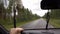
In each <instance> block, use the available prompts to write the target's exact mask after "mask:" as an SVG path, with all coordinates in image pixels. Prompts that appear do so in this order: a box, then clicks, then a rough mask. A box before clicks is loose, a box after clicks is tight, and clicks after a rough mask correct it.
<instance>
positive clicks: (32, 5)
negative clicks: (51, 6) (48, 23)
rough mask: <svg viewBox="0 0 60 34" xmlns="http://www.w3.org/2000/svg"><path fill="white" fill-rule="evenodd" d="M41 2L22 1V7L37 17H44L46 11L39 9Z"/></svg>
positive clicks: (34, 0) (33, 0)
mask: <svg viewBox="0 0 60 34" xmlns="http://www.w3.org/2000/svg"><path fill="white" fill-rule="evenodd" d="M40 2H41V0H22V3H23V6H24V7H25V8H28V9H29V10H31V11H32V13H33V14H37V15H39V16H41V17H42V16H44V15H45V13H47V10H42V9H41V8H40Z"/></svg>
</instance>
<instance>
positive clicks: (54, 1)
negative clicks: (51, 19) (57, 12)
mask: <svg viewBox="0 0 60 34" xmlns="http://www.w3.org/2000/svg"><path fill="white" fill-rule="evenodd" d="M41 9H43V10H47V9H60V0H42V1H41Z"/></svg>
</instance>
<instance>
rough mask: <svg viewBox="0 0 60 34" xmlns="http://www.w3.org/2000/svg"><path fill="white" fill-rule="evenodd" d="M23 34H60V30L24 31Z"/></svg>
mask: <svg viewBox="0 0 60 34" xmlns="http://www.w3.org/2000/svg"><path fill="white" fill-rule="evenodd" d="M22 34H60V29H50V30H24V31H23V33H22Z"/></svg>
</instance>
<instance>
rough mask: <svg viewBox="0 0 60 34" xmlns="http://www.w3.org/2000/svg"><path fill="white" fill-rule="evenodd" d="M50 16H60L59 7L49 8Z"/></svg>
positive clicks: (56, 17)
mask: <svg viewBox="0 0 60 34" xmlns="http://www.w3.org/2000/svg"><path fill="white" fill-rule="evenodd" d="M51 18H55V19H59V18H60V9H55V10H51Z"/></svg>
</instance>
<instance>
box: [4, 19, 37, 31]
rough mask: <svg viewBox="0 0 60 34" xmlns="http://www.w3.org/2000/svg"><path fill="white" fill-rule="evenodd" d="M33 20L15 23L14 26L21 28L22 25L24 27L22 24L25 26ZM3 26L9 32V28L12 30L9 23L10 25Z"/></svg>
mask: <svg viewBox="0 0 60 34" xmlns="http://www.w3.org/2000/svg"><path fill="white" fill-rule="evenodd" d="M34 20H37V19H34ZM34 20H29V21H24V22H18V23H16V26H17V27H20V26H22V25H24V24H26V23H29V22H31V21H34ZM3 26H4V27H5V28H6V29H7V30H10V29H11V28H14V25H13V23H11V24H7V23H5V24H4V25H3Z"/></svg>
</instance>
